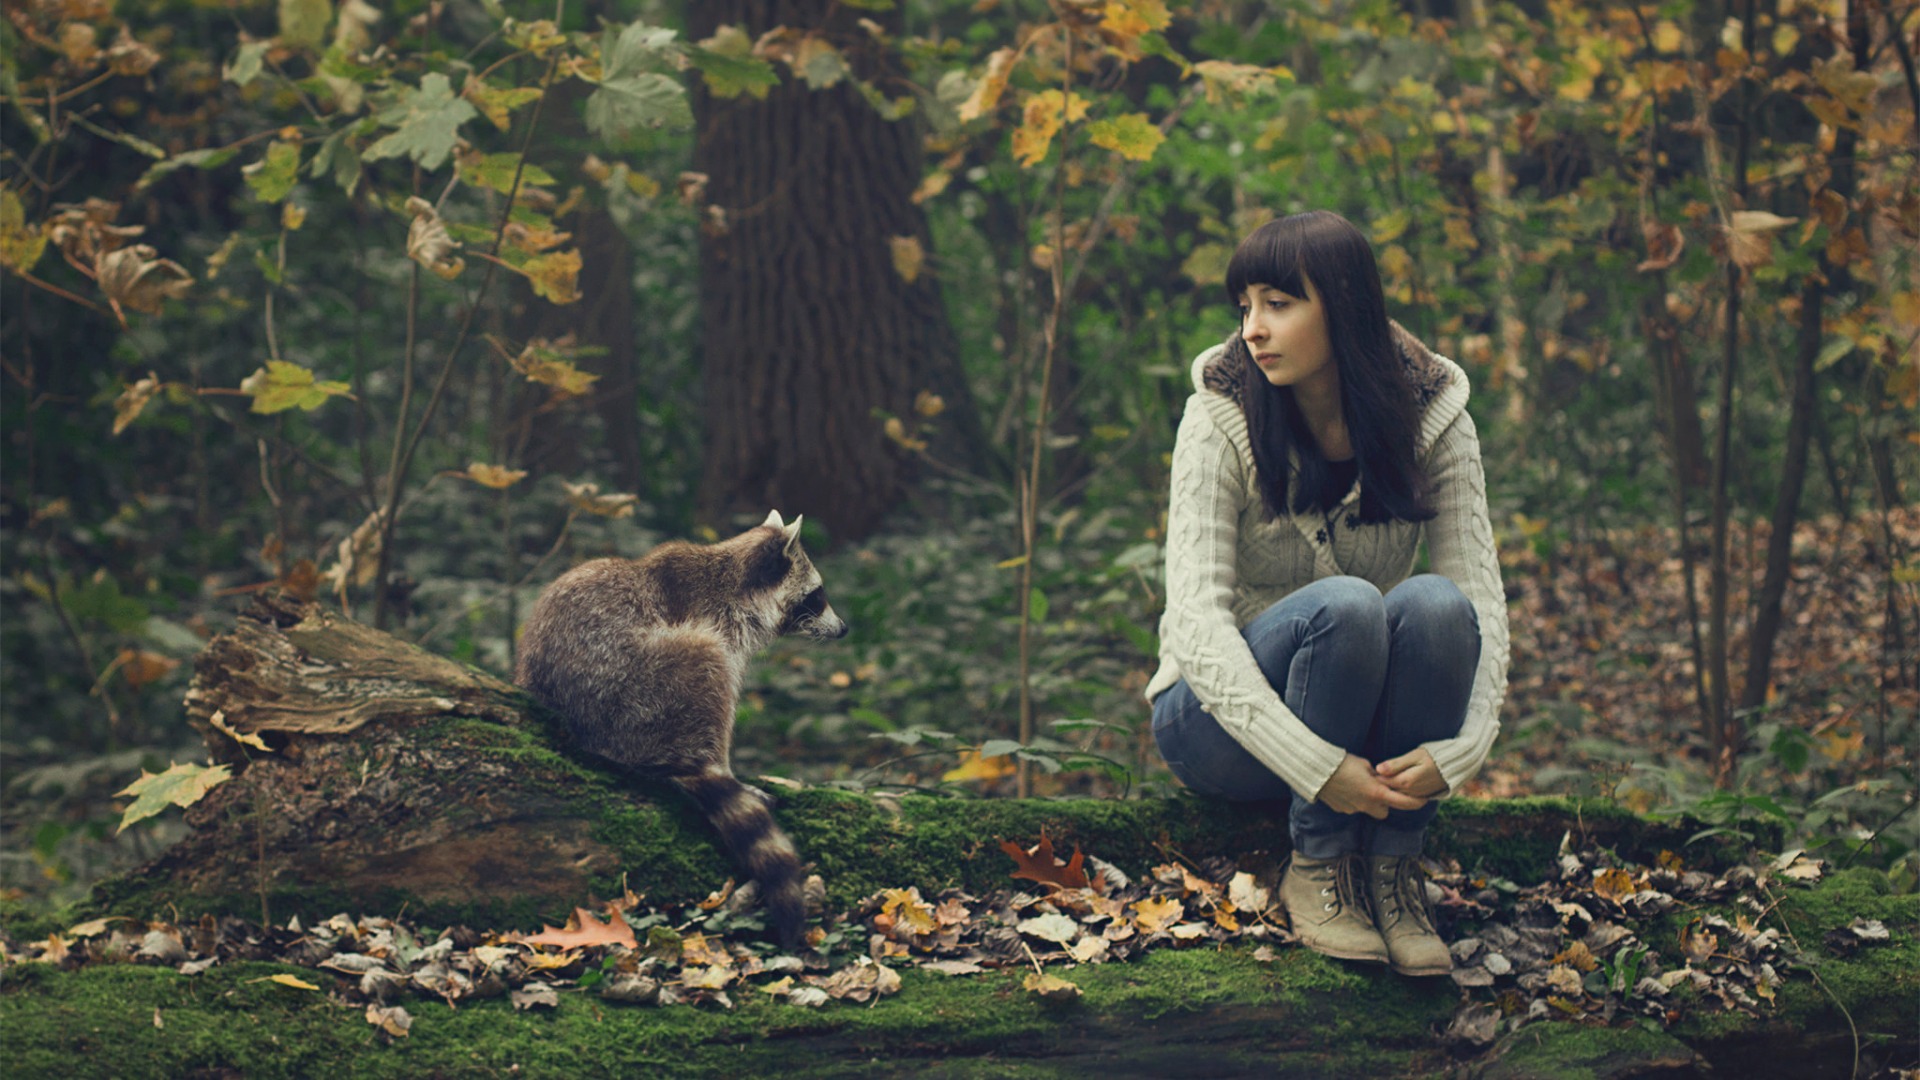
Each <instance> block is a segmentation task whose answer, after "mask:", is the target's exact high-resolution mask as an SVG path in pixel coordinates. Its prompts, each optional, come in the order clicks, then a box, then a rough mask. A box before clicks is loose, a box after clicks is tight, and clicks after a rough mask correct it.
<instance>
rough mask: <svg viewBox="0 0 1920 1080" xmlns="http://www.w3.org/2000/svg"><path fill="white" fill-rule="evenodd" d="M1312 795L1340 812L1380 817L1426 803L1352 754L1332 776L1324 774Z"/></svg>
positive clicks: (1429, 760)
mask: <svg viewBox="0 0 1920 1080" xmlns="http://www.w3.org/2000/svg"><path fill="white" fill-rule="evenodd" d="M1418 753H1422V754H1424V753H1426V751H1424V750H1421V751H1418ZM1428 762H1429V763H1431V762H1432V758H1428ZM1434 775H1436V776H1437V775H1439V771H1438V770H1435V772H1434ZM1316 798H1318V799H1319V800H1320V801H1321V802H1323V803H1326V804H1327V805H1328V806H1331V807H1332V808H1334V809H1335V810H1338V811H1340V812H1341V813H1343V814H1365V815H1367V816H1368V817H1372V818H1382V819H1384V818H1385V817H1386V816H1387V811H1389V810H1418V809H1420V808H1421V807H1423V806H1425V805H1427V800H1426V799H1425V798H1423V797H1421V796H1418V795H1412V794H1409V793H1407V792H1405V791H1401V790H1398V789H1396V788H1395V787H1393V786H1391V785H1390V784H1389V783H1388V782H1387V781H1386V779H1385V778H1383V777H1380V776H1377V775H1375V774H1374V769H1373V766H1372V765H1369V764H1367V760H1366V759H1365V758H1363V757H1358V756H1356V755H1354V754H1348V755H1347V756H1346V759H1345V760H1343V761H1341V762H1340V767H1339V768H1337V769H1335V770H1333V775H1332V776H1329V777H1327V782H1326V783H1324V784H1322V785H1320V794H1319V795H1318V796H1316Z"/></svg>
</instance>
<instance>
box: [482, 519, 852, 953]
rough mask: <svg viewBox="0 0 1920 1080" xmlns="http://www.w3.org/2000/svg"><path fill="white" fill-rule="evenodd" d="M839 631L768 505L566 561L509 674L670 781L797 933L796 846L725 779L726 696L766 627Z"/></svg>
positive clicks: (750, 794)
mask: <svg viewBox="0 0 1920 1080" xmlns="http://www.w3.org/2000/svg"><path fill="white" fill-rule="evenodd" d="M846 633H847V624H846V623H845V622H842V621H841V619H840V617H839V616H838V615H835V614H834V611H833V608H832V607H831V606H830V605H829V604H828V603H827V597H826V592H825V590H824V589H823V588H822V587H821V584H820V574H819V572H818V571H816V570H815V569H814V568H813V564H812V562H811V561H809V560H808V559H807V555H806V552H805V551H803V550H801V547H800V519H799V518H795V519H794V521H793V524H791V525H788V524H786V523H784V522H782V521H781V520H780V513H779V511H777V510H776V511H774V512H773V513H771V514H768V515H767V520H766V521H765V522H763V523H762V524H761V525H759V526H758V527H756V528H753V529H749V530H747V531H746V532H744V533H742V534H740V535H739V536H736V537H734V538H733V539H731V540H723V541H721V542H719V543H716V544H707V545H699V544H690V543H686V542H683V541H673V542H669V543H665V544H661V545H660V546H659V547H656V548H654V549H653V550H652V551H650V552H648V553H647V554H646V555H645V556H643V557H641V558H639V559H596V560H594V561H592V562H588V563H582V564H581V565H579V566H576V567H574V568H573V569H572V570H569V571H567V572H566V573H565V574H562V575H561V576H560V577H559V578H558V579H557V580H555V581H554V583H553V584H551V585H549V586H547V588H546V591H545V592H543V593H541V594H540V600H539V602H538V603H536V604H535V605H534V608H533V614H532V616H531V617H530V618H529V619H528V620H527V625H526V629H525V630H524V631H523V632H522V634H521V638H520V649H519V662H518V663H517V664H516V665H515V668H514V673H513V681H514V682H516V683H518V684H520V685H521V686H523V687H525V688H526V689H528V690H529V691H531V692H532V693H533V694H534V696H535V697H538V698H539V699H540V700H541V701H543V702H545V703H546V704H547V705H548V706H550V707H551V708H553V709H554V710H555V711H557V712H559V713H560V714H561V715H562V716H564V717H566V720H567V726H568V728H569V729H570V731H571V732H572V735H573V739H574V743H575V745H577V746H578V747H579V748H580V749H583V750H586V751H588V752H590V753H593V754H597V755H599V756H601V757H605V758H608V759H610V760H612V761H614V762H616V763H617V764H620V765H623V766H626V767H627V768H628V769H630V770H633V771H635V772H640V773H643V774H648V775H654V776H665V777H668V778H671V779H672V780H674V781H675V782H676V783H678V784H679V785H680V787H681V788H682V789H683V790H684V791H686V793H687V794H688V795H690V796H691V797H692V798H693V800H694V801H695V802H696V803H698V804H699V806H700V808H701V810H703V811H704V812H705V813H706V815H707V817H708V819H709V820H711V821H712V822H713V824H714V827H715V828H716V829H718V830H719V832H720V835H721V837H722V839H724V840H725V841H726V844H727V847H728V848H729V849H730V850H731V851H732V852H733V855H734V858H735V860H736V861H737V862H738V863H739V864H740V866H741V868H742V869H743V870H744V871H745V872H746V873H747V874H748V875H749V876H751V877H752V878H753V879H754V880H755V881H756V882H758V883H759V886H760V895H761V897H762V898H763V900H764V902H765V904H766V907H767V911H768V913H769V915H770V916H771V920H772V923H773V928H774V930H775V932H776V933H777V934H778V935H779V938H780V940H781V941H782V942H783V943H784V944H787V945H792V944H794V942H796V941H797V940H798V939H799V936H800V925H801V922H802V921H803V918H804V915H805V906H804V902H803V899H802V888H803V885H804V882H803V879H802V875H801V866H800V856H799V854H798V853H797V852H796V851H795V850H794V847H793V843H792V841H790V840H788V839H787V836H786V834H785V833H783V832H781V831H780V828H779V826H778V825H776V824H774V820H773V815H772V814H770V813H768V811H767V803H768V799H767V796H766V795H765V794H764V793H762V792H760V791H759V790H758V789H755V788H752V787H749V786H747V785H745V784H742V783H741V782H740V781H739V780H736V779H734V776H733V769H732V766H731V765H730V764H729V761H730V759H731V755H732V749H733V710H734V703H735V702H736V701H737V700H738V699H739V696H740V688H741V684H742V682H743V681H744V680H745V678H746V672H747V662H748V661H749V660H750V659H752V657H753V655H754V654H755V653H757V652H759V651H760V650H761V649H762V648H764V647H765V646H766V645H767V644H768V643H770V642H772V641H773V639H774V638H776V637H779V636H780V635H782V634H800V635H803V636H805V637H811V638H820V639H832V638H840V637H845V636H846Z"/></svg>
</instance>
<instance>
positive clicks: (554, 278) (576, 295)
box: [520, 249, 580, 304]
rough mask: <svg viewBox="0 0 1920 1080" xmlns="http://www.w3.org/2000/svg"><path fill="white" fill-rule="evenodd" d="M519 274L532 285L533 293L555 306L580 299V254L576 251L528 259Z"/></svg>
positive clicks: (553, 253)
mask: <svg viewBox="0 0 1920 1080" xmlns="http://www.w3.org/2000/svg"><path fill="white" fill-rule="evenodd" d="M520 272H521V273H523V274H525V275H526V276H527V280H528V281H530V282H532V283H533V291H534V292H536V293H539V294H540V295H541V296H544V297H546V298H547V299H548V300H551V301H553V302H554V303H556V304H571V303H573V302H574V301H576V300H578V299H580V252H579V250H578V249H571V250H568V251H555V252H551V253H549V254H546V255H542V256H540V257H539V258H537V259H528V260H527V261H526V263H525V264H524V265H522V266H521V267H520Z"/></svg>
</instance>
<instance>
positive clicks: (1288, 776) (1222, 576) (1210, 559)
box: [1161, 394, 1347, 798]
mask: <svg viewBox="0 0 1920 1080" xmlns="http://www.w3.org/2000/svg"><path fill="white" fill-rule="evenodd" d="M1245 469H1246V466H1245V464H1244V463H1243V462H1242V460H1241V458H1240V455H1239V453H1238V452H1237V451H1236V450H1235V448H1234V446H1233V444H1232V442H1231V441H1230V440H1229V439H1228V438H1227V437H1226V435H1225V434H1224V433H1223V432H1222V431H1221V430H1220V429H1219V427H1218V426H1217V425H1216V424H1215V423H1214V421H1213V419H1212V417H1211V416H1210V415H1209V414H1208V410H1207V408H1206V407H1205V406H1204V405H1203V404H1202V402H1201V400H1200V396H1199V395H1198V394H1195V395H1194V396H1193V397H1192V398H1189V399H1188V401H1187V408H1186V413H1185V414H1184V415H1183V416H1182V417H1181V419H1180V433H1179V435H1178V436H1177V438H1176V440H1175V442H1174V447H1173V472H1172V481H1171V484H1170V492H1169V498H1168V505H1167V612H1166V616H1165V618H1164V619H1163V620H1162V622H1161V637H1162V641H1163V642H1164V644H1165V647H1166V648H1167V649H1168V650H1169V651H1170V652H1171V654H1172V656H1173V659H1174V661H1175V662H1176V663H1178V664H1179V666H1180V674H1181V675H1182V676H1183V677H1184V678H1185V679H1186V680H1187V685H1188V686H1190V687H1191V688H1192V689H1193V693H1194V696H1195V697H1197V698H1199V699H1200V702H1201V704H1202V706H1203V707H1204V708H1206V709H1207V710H1208V712H1210V713H1211V714H1212V715H1213V717H1214V719H1215V720H1218V721H1219V722H1220V726H1221V727H1222V728H1223V729H1224V730H1225V731H1226V732H1227V734H1229V735H1231V736H1233V738H1234V739H1235V740H1237V741H1238V742H1239V743H1240V745H1242V746H1244V747H1246V748H1247V752H1248V753H1250V754H1252V755H1253V756H1254V757H1256V758H1258V759H1259V760H1260V763H1261V764H1263V765H1265V766H1266V767H1267V768H1269V769H1272V770H1273V771H1274V773H1275V774H1276V775H1278V776H1279V777H1280V779H1282V780H1284V781H1286V784H1287V786H1288V787H1289V788H1291V789H1293V791H1294V792H1295V794H1297V795H1300V796H1302V797H1304V798H1318V797H1319V794H1320V789H1321V788H1322V787H1323V786H1324V785H1325V784H1326V782H1327V780H1328V778H1329V777H1331V776H1332V775H1333V774H1334V771H1335V770H1336V769H1338V768H1339V767H1340V764H1341V762H1342V761H1343V760H1344V759H1345V758H1346V756H1347V755H1346V752H1345V751H1344V750H1342V749H1341V748H1340V747H1338V746H1335V745H1333V744H1332V743H1330V742H1328V741H1326V740H1325V739H1322V738H1320V737H1319V736H1318V735H1315V734H1314V733H1313V732H1312V731H1311V730H1310V729H1309V728H1308V727H1307V725H1306V724H1304V723H1302V722H1301V721H1300V718H1299V717H1297V716H1295V715H1294V714H1293V711H1292V710H1290V709H1288V708H1287V706H1286V703H1285V702H1283V701H1281V700H1280V695H1279V693H1278V692H1276V691H1275V690H1274V688H1273V686H1272V685H1271V684H1269V683H1268V682H1267V679H1266V676H1265V675H1263V674H1261V672H1260V666H1259V664H1258V663H1257V662H1255V660H1254V658H1253V652H1252V650H1250V649H1249V648H1248V647H1247V643H1246V639H1245V638H1242V637H1241V636H1240V630H1239V627H1238V626H1236V625H1235V623H1234V615H1233V587H1234V578H1235V570H1234V565H1235V555H1236V548H1237V541H1238V537H1239V528H1240V510H1241V506H1242V500H1243V498H1244V494H1245V492H1246V490H1247V477H1246V473H1245Z"/></svg>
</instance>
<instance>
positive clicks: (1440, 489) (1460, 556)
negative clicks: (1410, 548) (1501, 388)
mask: <svg viewBox="0 0 1920 1080" xmlns="http://www.w3.org/2000/svg"><path fill="white" fill-rule="evenodd" d="M1427 475H1428V477H1429V478H1430V479H1431V481H1432V483H1433V488H1432V492H1433V494H1432V498H1433V506H1434V509H1435V510H1436V511H1438V516H1436V517H1435V518H1434V519H1433V520H1431V521H1429V522H1427V525H1426V535H1427V554H1428V556H1429V564H1430V565H1431V566H1432V568H1433V572H1434V573H1436V574H1441V575H1444V576H1445V577H1447V578H1448V579H1449V580H1451V581H1452V582H1453V583H1454V584H1455V585H1457V586H1459V587H1460V591H1461V592H1462V593H1465V594H1466V597H1467V600H1468V601H1469V602H1471V603H1472V604H1473V609H1474V612H1475V613H1476V614H1478V615H1479V617H1480V663H1479V666H1478V667H1477V668H1476V669H1475V671H1474V675H1473V692H1472V694H1471V695H1470V696H1469V698H1468V699H1467V715H1466V719H1465V721H1464V722H1463V723H1462V725H1461V728H1460V734H1458V735H1456V736H1454V737H1453V738H1451V739H1439V740H1436V741H1434V742H1430V743H1423V744H1422V745H1421V749H1423V750H1425V751H1426V752H1427V753H1428V754H1430V755H1431V756H1432V758H1433V763H1434V765H1435V766H1436V767H1437V768H1438V769H1439V772H1440V777H1441V779H1443V780H1445V781H1446V785H1447V790H1448V791H1449V792H1457V791H1459V790H1460V788H1461V786H1462V785H1464V784H1465V783H1466V782H1467V781H1468V780H1469V779H1471V778H1472V776H1473V774H1474V773H1476V772H1478V771H1480V766H1481V765H1482V764H1483V763H1484V762H1485V761H1486V760H1487V751H1488V749H1489V748H1490V747H1491V746H1492V745H1493V737H1494V736H1495V735H1496V734H1498V733H1499V731H1500V703H1501V702H1502V701H1503V700H1505V698H1506V696H1507V661H1508V651H1507V594H1506V590H1505V588H1504V587H1503V586H1502V585H1501V583H1500V549H1499V546H1498V545H1497V544H1496V543H1495V541H1494V538H1493V525H1492V522H1491V521H1490V520H1489V516H1488V513H1487V481H1486V474H1485V472H1484V471H1483V470H1482V469H1481V466H1480V436H1479V434H1478V433H1477V432H1476V431H1475V429H1474V426H1473V418H1472V417H1471V416H1469V415H1467V412H1466V410H1464V409H1463V410H1461V412H1460V414H1459V415H1458V416H1456V417H1454V420H1453V422H1452V423H1451V424H1449V425H1448V426H1447V429H1446V430H1445V431H1443V432H1441V434H1440V436H1439V438H1437V439H1435V440H1434V443H1433V448H1432V450H1431V451H1430V452H1429V454H1428V463H1427Z"/></svg>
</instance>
